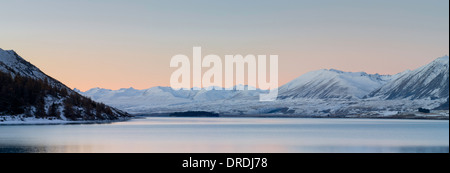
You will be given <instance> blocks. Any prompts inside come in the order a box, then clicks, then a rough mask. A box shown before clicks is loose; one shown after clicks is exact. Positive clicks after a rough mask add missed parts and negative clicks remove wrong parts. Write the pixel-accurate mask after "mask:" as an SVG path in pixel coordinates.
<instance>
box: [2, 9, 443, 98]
mask: <svg viewBox="0 0 450 173" xmlns="http://www.w3.org/2000/svg"><path fill="white" fill-rule="evenodd" d="M2 6H5V7H6V6H8V7H9V8H6V9H5V10H2V11H0V15H2V16H5V18H4V19H2V23H1V24H0V25H2V32H0V48H2V49H4V50H10V49H13V50H15V51H16V52H17V53H18V54H19V55H21V56H22V57H23V58H25V59H26V60H27V61H30V62H31V63H32V64H34V65H36V66H37V67H39V68H40V69H41V70H42V71H44V72H45V73H46V74H48V75H50V76H52V77H54V78H56V79H58V80H60V81H61V82H63V83H65V84H66V85H68V86H69V87H71V88H78V89H80V90H82V91H86V90H88V89H90V88H94V87H101V88H108V89H120V88H129V87H134V88H136V89H147V88H150V87H154V86H169V82H170V76H171V74H172V72H174V71H175V70H176V68H170V66H169V63H170V60H171V58H172V56H174V55H177V54H184V55H187V56H188V57H190V58H192V48H193V47H194V46H201V47H202V55H203V56H205V55H208V54H215V55H218V56H220V57H221V58H222V60H223V58H224V56H225V55H236V54H241V55H247V54H253V55H278V56H279V85H283V84H285V83H287V82H289V81H291V80H293V79H295V78H296V77H298V76H300V75H302V74H304V73H306V72H309V71H313V70H319V69H330V68H334V69H338V70H342V71H351V72H360V71H364V72H367V73H371V74H374V73H379V74H396V73H399V72H402V71H404V70H407V69H415V68H418V67H420V66H423V65H426V64H427V63H429V62H431V61H433V60H434V59H436V58H438V57H442V56H444V55H448V54H449V16H448V14H449V8H448V6H449V2H448V1H440V0H433V1H420V0H398V1H395V2H392V1H388V0H380V1H365V0H361V1H352V0H342V1H339V2H336V1H333V0H324V1H321V2H315V1H314V2H312V1H266V0H263V1H258V3H252V2H251V1H249V2H241V1H227V2H210V1H201V0H195V1H190V2H186V1H176V2H175V1H170V2H169V1H168V2H166V1H164V2H161V1H120V0H118V1H114V2H113V1H103V0H98V1H88V0H80V1H68V0H59V1H54V0H39V1H31V2H30V1H24V0H17V1H8V2H4V3H3V5H2ZM50 7H51V8H50ZM16 9H21V10H16ZM230 9H233V10H232V11H230ZM191 62H192V61H191ZM207 69H208V68H204V69H203V72H205V71H206V70H207Z"/></svg>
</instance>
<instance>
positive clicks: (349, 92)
mask: <svg viewBox="0 0 450 173" xmlns="http://www.w3.org/2000/svg"><path fill="white" fill-rule="evenodd" d="M390 79H391V77H390V76H389V75H379V74H367V73H365V72H343V71H339V70H335V69H330V70H327V69H323V70H317V71H312V72H309V73H306V74H304V75H302V76H300V77H298V78H296V79H294V80H293V81H291V82H289V83H287V84H285V85H284V86H282V87H280V95H281V96H282V97H309V98H363V97H364V96H366V95H367V94H369V93H370V92H371V91H373V90H374V89H376V88H378V87H380V86H381V85H383V84H385V83H386V82H388V81H389V80H390Z"/></svg>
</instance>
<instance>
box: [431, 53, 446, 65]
mask: <svg viewBox="0 0 450 173" xmlns="http://www.w3.org/2000/svg"><path fill="white" fill-rule="evenodd" d="M434 61H436V62H439V63H443V64H448V63H449V57H448V55H445V56H443V57H439V58H437V59H436V60H434Z"/></svg>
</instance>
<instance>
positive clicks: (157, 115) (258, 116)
mask: <svg viewBox="0 0 450 173" xmlns="http://www.w3.org/2000/svg"><path fill="white" fill-rule="evenodd" d="M134 116H136V117H174V118H177V117H182V116H171V113H152V114H134ZM186 117H190V118H204V117H209V118H317V119H320V118H335V119H399V120H402V119H419V120H449V117H448V116H416V115H414V114H404V115H403V114H399V115H390V116H376V115H370V116H367V115H342V116H339V115H333V116H305V115H274V114H248V115H229V114H228V115H227V114H219V116H186Z"/></svg>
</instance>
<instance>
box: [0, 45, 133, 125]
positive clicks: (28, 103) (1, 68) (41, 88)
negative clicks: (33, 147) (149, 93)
mask: <svg viewBox="0 0 450 173" xmlns="http://www.w3.org/2000/svg"><path fill="white" fill-rule="evenodd" d="M127 116H129V115H128V114H127V113H125V112H123V111H120V110H118V109H115V108H112V107H109V106H106V105H104V104H103V103H97V102H95V101H92V100H91V99H90V98H87V97H84V96H82V95H80V94H79V93H77V92H75V91H73V90H71V89H70V88H68V87H67V86H66V85H64V84H63V83H61V82H59V81H58V80H56V79H54V78H52V77H50V76H48V75H46V74H45V73H44V72H42V71H41V70H40V69H39V68H37V67H36V66H34V65H33V64H31V63H29V62H28V61H26V60H24V59H23V58H22V57H20V56H19V55H18V54H17V53H16V52H15V51H13V50H7V51H5V50H3V49H0V123H8V122H14V121H17V122H19V123H22V122H23V121H25V120H30V121H33V122H35V121H37V120H38V121H39V122H42V121H44V122H48V123H51V121H53V120H57V121H60V120H61V121H74V120H76V121H84V120H92V121H97V120H114V119H119V118H125V117H127ZM25 123H26V122H25ZM31 123H32V122H31Z"/></svg>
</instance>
